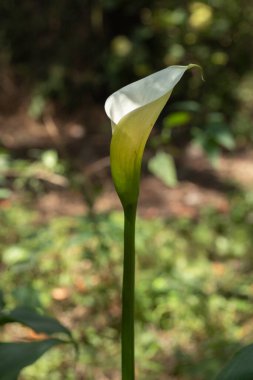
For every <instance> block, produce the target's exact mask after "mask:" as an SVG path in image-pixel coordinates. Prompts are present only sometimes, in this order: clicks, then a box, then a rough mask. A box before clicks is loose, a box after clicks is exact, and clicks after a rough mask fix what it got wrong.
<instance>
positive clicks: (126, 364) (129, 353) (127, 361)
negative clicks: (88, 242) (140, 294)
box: [121, 204, 136, 380]
mask: <svg viewBox="0 0 253 380" xmlns="http://www.w3.org/2000/svg"><path fill="white" fill-rule="evenodd" d="M135 219H136V204H134V205H131V206H127V207H125V208H124V266H123V287H122V325H121V348H122V349H121V355H122V356H121V359H122V380H134V378H135V376H134V286H135Z"/></svg>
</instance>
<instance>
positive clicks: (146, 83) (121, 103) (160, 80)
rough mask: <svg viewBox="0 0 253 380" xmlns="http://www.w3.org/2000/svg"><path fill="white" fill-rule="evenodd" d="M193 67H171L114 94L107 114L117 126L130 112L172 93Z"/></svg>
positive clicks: (107, 107)
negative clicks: (187, 71) (186, 72)
mask: <svg viewBox="0 0 253 380" xmlns="http://www.w3.org/2000/svg"><path fill="white" fill-rule="evenodd" d="M192 66H195V65H188V66H170V67H167V68H166V69H163V70H160V71H158V72H156V73H154V74H151V75H149V76H147V77H145V78H143V79H140V80H138V81H136V82H133V83H131V84H129V85H127V86H125V87H122V88H121V89H120V90H118V91H116V92H114V93H113V94H112V95H110V96H109V98H108V99H107V100H106V102H105V112H106V114H107V116H108V117H109V118H110V119H111V121H112V124H113V125H114V124H116V125H117V124H118V123H119V121H120V120H121V119H122V118H123V117H124V116H126V115H127V114H129V113H130V112H132V111H135V110H137V109H138V108H141V107H143V106H145V105H148V104H149V103H152V102H153V101H155V100H157V99H159V98H161V97H162V96H164V95H165V94H166V93H169V92H171V91H172V90H173V88H174V87H175V85H176V84H177V83H178V82H179V81H180V79H181V78H182V76H183V74H184V73H185V71H186V70H188V69H189V68H191V67H192Z"/></svg>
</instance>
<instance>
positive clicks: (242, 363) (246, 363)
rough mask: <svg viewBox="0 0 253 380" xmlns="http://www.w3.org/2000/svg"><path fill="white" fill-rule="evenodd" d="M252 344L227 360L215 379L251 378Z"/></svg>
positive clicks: (252, 366) (245, 379)
mask: <svg viewBox="0 0 253 380" xmlns="http://www.w3.org/2000/svg"><path fill="white" fill-rule="evenodd" d="M252 379H253V344H250V345H249V346H246V347H244V348H243V349H242V350H240V351H239V352H238V353H237V354H235V356H234V357H233V358H232V359H231V360H230V361H229V362H228V364H227V365H226V367H225V368H224V369H223V370H222V371H221V373H220V374H219V375H218V377H217V378H216V380H252Z"/></svg>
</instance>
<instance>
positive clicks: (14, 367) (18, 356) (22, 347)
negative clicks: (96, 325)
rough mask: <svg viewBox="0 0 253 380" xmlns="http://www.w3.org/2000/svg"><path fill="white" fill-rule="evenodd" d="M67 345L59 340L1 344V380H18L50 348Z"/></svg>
mask: <svg viewBox="0 0 253 380" xmlns="http://www.w3.org/2000/svg"><path fill="white" fill-rule="evenodd" d="M61 343H65V342H63V341H61V340H59V339H46V340H41V341H37V342H30V343H26V342H18V343H0V380H17V379H18V375H19V372H20V371H21V370H22V369H23V368H24V367H26V366H28V365H30V364H32V363H34V362H35V361H36V360H37V359H39V358H40V357H41V356H42V355H43V354H44V353H45V352H46V351H48V350H49V349H50V348H52V347H54V346H56V345H58V344H61Z"/></svg>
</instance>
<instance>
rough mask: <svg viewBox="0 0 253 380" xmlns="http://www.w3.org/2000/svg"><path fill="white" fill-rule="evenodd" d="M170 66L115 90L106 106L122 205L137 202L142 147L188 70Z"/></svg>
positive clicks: (115, 182) (112, 161)
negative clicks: (110, 124)
mask: <svg viewBox="0 0 253 380" xmlns="http://www.w3.org/2000/svg"><path fill="white" fill-rule="evenodd" d="M195 66H196V65H189V66H171V67H168V68H167V69H164V70H161V71H158V72H157V73H155V74H152V75H150V76H148V77H146V78H143V79H141V80H139V81H137V82H134V83H131V84H130V85H128V86H126V87H123V88H122V89H120V90H119V91H117V92H115V93H114V94H112V95H111V96H110V97H109V98H108V99H107V101H106V103H105V110H106V113H107V115H108V116H109V118H110V119H111V122H112V132H113V136H112V141H111V150H110V156H111V171H112V177H113V181H114V185H115V188H116V190H117V193H118V195H119V197H120V199H121V202H122V205H123V207H126V206H127V205H129V204H134V203H136V202H137V199H138V195H139V182H140V170H141V163H142V156H143V151H144V148H145V145H146V142H147V139H148V137H149V134H150V132H151V130H152V128H153V126H154V124H155V122H156V120H157V118H158V116H159V115H160V113H161V111H162V109H163V108H164V106H165V104H166V103H167V101H168V99H169V97H170V95H171V93H172V90H173V88H174V87H175V85H176V84H177V83H178V82H179V80H180V79H181V78H182V76H183V74H184V73H185V71H187V70H188V69H190V68H192V67H195Z"/></svg>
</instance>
